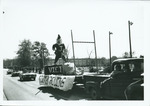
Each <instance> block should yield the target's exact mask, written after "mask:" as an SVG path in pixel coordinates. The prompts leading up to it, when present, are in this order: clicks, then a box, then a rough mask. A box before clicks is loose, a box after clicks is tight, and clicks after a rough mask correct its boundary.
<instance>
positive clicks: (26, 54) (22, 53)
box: [17, 39, 32, 67]
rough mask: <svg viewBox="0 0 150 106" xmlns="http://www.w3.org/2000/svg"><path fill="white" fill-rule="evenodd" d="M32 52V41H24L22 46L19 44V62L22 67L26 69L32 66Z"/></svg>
mask: <svg viewBox="0 0 150 106" xmlns="http://www.w3.org/2000/svg"><path fill="white" fill-rule="evenodd" d="M31 51H32V44H31V42H30V40H26V39H24V40H23V41H22V42H21V44H19V50H18V51H17V55H18V62H19V64H20V66H22V67H26V66H30V64H31Z"/></svg>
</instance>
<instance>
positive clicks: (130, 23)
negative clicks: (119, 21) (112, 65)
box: [128, 21, 133, 58]
mask: <svg viewBox="0 0 150 106" xmlns="http://www.w3.org/2000/svg"><path fill="white" fill-rule="evenodd" d="M132 24H133V22H131V21H128V26H129V45H130V57H131V58H132V46H131V31H130V25H132Z"/></svg>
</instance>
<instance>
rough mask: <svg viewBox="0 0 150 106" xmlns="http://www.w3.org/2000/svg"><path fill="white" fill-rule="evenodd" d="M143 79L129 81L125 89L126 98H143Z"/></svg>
mask: <svg viewBox="0 0 150 106" xmlns="http://www.w3.org/2000/svg"><path fill="white" fill-rule="evenodd" d="M143 83H144V79H143V78H140V79H139V80H137V81H135V82H133V83H131V84H130V85H129V86H128V87H127V88H126V90H125V96H126V99H127V100H144V85H143Z"/></svg>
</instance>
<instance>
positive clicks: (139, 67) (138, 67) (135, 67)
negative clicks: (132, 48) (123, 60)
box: [129, 62, 144, 72]
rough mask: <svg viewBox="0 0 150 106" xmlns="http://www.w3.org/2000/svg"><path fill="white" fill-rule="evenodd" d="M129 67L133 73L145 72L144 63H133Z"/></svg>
mask: <svg viewBox="0 0 150 106" xmlns="http://www.w3.org/2000/svg"><path fill="white" fill-rule="evenodd" d="M129 67H130V70H131V72H142V71H143V70H144V63H143V62H132V63H129Z"/></svg>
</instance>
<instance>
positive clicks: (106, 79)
mask: <svg viewBox="0 0 150 106" xmlns="http://www.w3.org/2000/svg"><path fill="white" fill-rule="evenodd" d="M117 65H120V73H118V74H116V75H113V76H112V73H113V72H114V70H116V66H117ZM143 71H144V59H143V58H124V59H117V60H114V61H113V62H112V65H111V68H110V70H109V72H107V73H106V72H104V73H103V72H102V73H100V74H97V75H94V74H93V75H84V76H83V77H84V78H83V79H84V86H85V91H86V93H88V94H90V96H91V98H92V99H94V100H95V99H105V100H112V99H113V100H126V99H127V98H126V95H125V91H127V90H126V89H128V88H129V85H130V84H131V83H134V82H136V81H138V80H140V79H143V77H144V76H142V75H141V74H142V73H143ZM143 80H144V79H143ZM134 91H135V90H134ZM128 92H129V90H128ZM131 92H132V91H131ZM141 92H144V91H142V90H139V92H137V93H139V95H138V97H136V96H132V95H128V97H134V98H132V100H137V99H138V100H139V98H140V100H143V93H141ZM130 94H133V93H130ZM139 96H140V97H139ZM128 99H129V98H128Z"/></svg>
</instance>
